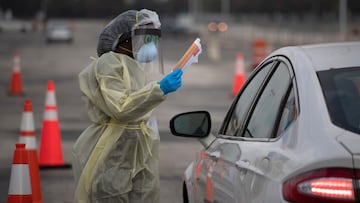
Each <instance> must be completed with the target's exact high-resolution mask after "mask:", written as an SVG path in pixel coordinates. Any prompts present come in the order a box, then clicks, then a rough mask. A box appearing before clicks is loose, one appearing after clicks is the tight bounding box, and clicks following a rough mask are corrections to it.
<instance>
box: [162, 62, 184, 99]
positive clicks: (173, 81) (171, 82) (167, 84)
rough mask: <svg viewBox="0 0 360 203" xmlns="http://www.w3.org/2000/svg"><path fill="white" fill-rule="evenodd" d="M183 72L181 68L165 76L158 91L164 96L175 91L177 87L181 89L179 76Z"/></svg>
mask: <svg viewBox="0 0 360 203" xmlns="http://www.w3.org/2000/svg"><path fill="white" fill-rule="evenodd" d="M182 74H183V71H182V70H181V68H178V69H176V70H174V71H173V72H171V73H169V74H168V75H166V76H165V77H164V78H163V79H162V80H161V81H160V82H159V84H160V89H161V90H162V91H163V92H164V94H168V93H170V92H174V91H176V90H177V89H178V88H179V87H181V76H182Z"/></svg>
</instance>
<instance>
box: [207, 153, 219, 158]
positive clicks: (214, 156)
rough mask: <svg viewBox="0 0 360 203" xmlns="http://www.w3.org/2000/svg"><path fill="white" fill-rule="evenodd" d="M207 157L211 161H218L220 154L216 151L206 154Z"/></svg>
mask: <svg viewBox="0 0 360 203" xmlns="http://www.w3.org/2000/svg"><path fill="white" fill-rule="evenodd" d="M208 156H209V157H210V158H213V159H218V158H219V157H220V152H218V151H215V152H210V153H208Z"/></svg>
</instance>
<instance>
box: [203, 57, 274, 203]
mask: <svg viewBox="0 0 360 203" xmlns="http://www.w3.org/2000/svg"><path fill="white" fill-rule="evenodd" d="M273 65H274V62H273V61H270V62H268V63H266V64H265V65H264V66H263V67H262V68H259V69H258V70H257V71H255V72H254V74H253V75H252V76H250V77H249V80H248V81H249V82H247V83H246V84H245V85H244V88H243V89H242V90H241V91H240V93H239V94H240V95H242V96H241V97H239V96H238V97H237V98H236V99H235V100H234V103H233V105H232V107H231V109H230V111H229V112H228V114H227V116H226V118H225V121H226V122H228V123H230V124H229V125H228V127H227V131H226V134H228V135H231V137H232V138H234V135H235V134H236V130H237V129H238V128H239V126H240V124H241V123H242V122H243V121H244V119H245V115H246V113H247V110H248V109H249V107H250V106H251V104H252V102H253V100H254V98H255V97H256V94H257V92H258V90H259V87H260V86H261V85H262V84H263V82H264V80H265V78H266V77H267V75H268V74H269V72H270V70H271V68H272V67H273ZM227 120H229V121H227ZM224 123H225V122H224ZM222 128H223V127H222ZM220 131H221V130H220ZM225 137H226V136H225ZM204 154H205V157H204V159H203V161H202V163H203V164H204V167H202V170H201V175H200V176H199V178H198V181H197V195H198V197H197V202H218V203H220V202H235V201H236V200H235V198H236V195H237V194H235V193H236V192H237V191H236V190H235V188H234V185H233V183H234V181H233V179H234V178H235V176H237V174H236V168H235V166H234V165H233V164H232V163H234V162H236V161H237V160H238V159H239V156H240V149H239V148H238V145H237V143H236V141H235V142H234V141H232V140H231V139H230V138H229V139H228V138H223V136H221V135H219V139H218V140H217V142H214V143H213V144H212V145H211V146H210V147H209V148H208V149H207V150H206V151H205V152H204ZM243 193H244V194H245V191H243Z"/></svg>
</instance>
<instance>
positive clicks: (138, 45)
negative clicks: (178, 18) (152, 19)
mask: <svg viewBox="0 0 360 203" xmlns="http://www.w3.org/2000/svg"><path fill="white" fill-rule="evenodd" d="M131 35H132V36H131V39H132V52H133V56H134V59H135V60H136V61H138V62H139V64H140V66H141V68H142V69H143V70H144V72H145V74H146V77H147V81H154V80H158V79H159V78H160V77H162V75H163V74H164V68H163V58H162V53H161V49H160V46H159V41H160V37H161V30H160V29H155V28H136V29H134V30H133V31H132V34H131Z"/></svg>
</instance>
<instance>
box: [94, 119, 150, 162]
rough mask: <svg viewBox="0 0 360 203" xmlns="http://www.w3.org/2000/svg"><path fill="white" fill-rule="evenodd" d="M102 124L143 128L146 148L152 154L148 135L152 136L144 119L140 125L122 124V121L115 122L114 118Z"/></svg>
mask: <svg viewBox="0 0 360 203" xmlns="http://www.w3.org/2000/svg"><path fill="white" fill-rule="evenodd" d="M101 125H109V126H120V127H124V128H126V129H130V130H141V132H142V134H143V135H144V138H145V142H146V148H147V150H148V152H149V154H150V156H152V153H151V148H150V144H149V140H148V136H151V135H150V133H149V132H148V130H147V125H146V123H145V122H144V121H142V122H141V123H140V125H131V124H130V125H129V124H121V123H117V122H114V121H113V120H110V122H109V123H101Z"/></svg>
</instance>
